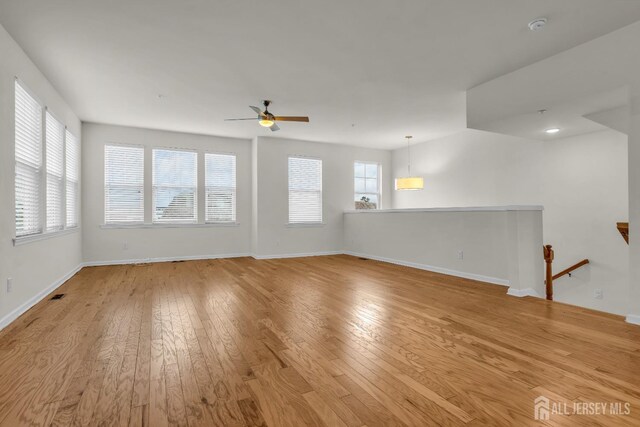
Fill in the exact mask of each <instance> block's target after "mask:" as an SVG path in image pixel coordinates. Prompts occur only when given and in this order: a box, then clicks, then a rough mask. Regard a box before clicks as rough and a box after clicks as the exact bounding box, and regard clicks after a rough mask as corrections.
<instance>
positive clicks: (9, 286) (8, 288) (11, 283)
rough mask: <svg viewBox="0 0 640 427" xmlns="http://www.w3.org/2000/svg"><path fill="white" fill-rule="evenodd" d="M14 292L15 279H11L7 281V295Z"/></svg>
mask: <svg viewBox="0 0 640 427" xmlns="http://www.w3.org/2000/svg"><path fill="white" fill-rule="evenodd" d="M12 290H13V279H12V278H11V277H9V278H8V279H7V293H10V292H11V291H12Z"/></svg>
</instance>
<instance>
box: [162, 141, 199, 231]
mask: <svg viewBox="0 0 640 427" xmlns="http://www.w3.org/2000/svg"><path fill="white" fill-rule="evenodd" d="M197 160H198V155H197V153H195V152H192V151H177V150H162V149H155V150H153V221H154V222H159V223H163V222H164V223H167V222H168V223H172V222H174V223H175V222H196V221H197V219H198V203H197V197H198V162H197Z"/></svg>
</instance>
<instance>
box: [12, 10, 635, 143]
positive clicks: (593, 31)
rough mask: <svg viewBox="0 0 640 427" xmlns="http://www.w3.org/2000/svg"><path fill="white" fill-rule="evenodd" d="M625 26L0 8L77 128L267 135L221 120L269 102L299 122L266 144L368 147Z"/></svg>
mask: <svg viewBox="0 0 640 427" xmlns="http://www.w3.org/2000/svg"><path fill="white" fill-rule="evenodd" d="M539 16H546V17H548V18H549V24H548V25H547V26H546V27H545V29H544V31H539V32H532V31H529V29H528V28H527V23H528V22H529V21H531V20H532V19H534V18H537V17H539ZM638 19H640V1H638V2H636V1H616V0H562V1H558V0H536V1H531V0H473V1H465V2H458V1H451V0H403V1H402V2H384V1H378V2H372V1H370V0H351V1H343V0H326V1H323V2H292V1H290V0H289V1H287V0H272V1H270V2H269V5H268V7H265V6H264V3H263V2H260V1H258V0H237V1H228V0H220V1H203V0H190V1H175V0H135V1H131V0H110V1H97V0H85V1H76V0H56V1H45V0H20V1H17V0H0V24H2V25H3V26H4V27H5V28H6V29H7V31H8V32H9V33H10V34H11V36H12V37H13V38H14V39H15V40H16V41H17V42H18V44H20V46H21V47H22V48H23V49H24V50H25V51H26V52H27V54H28V55H29V57H30V58H31V59H32V60H33V61H34V62H35V63H36V65H37V66H38V68H39V69H40V70H41V71H42V72H43V73H44V74H45V75H46V76H47V78H48V79H49V80H50V81H51V82H52V83H53V85H54V86H55V87H56V88H57V89H58V90H59V91H60V93H61V94H62V96H63V97H64V98H65V99H66V100H67V101H68V102H69V104H70V106H71V107H72V109H73V110H74V111H75V112H76V113H77V114H78V115H79V117H80V118H81V119H82V120H83V121H88V122H97V123H111V124H120V125H128V126H135V127H145V128H153V129H165V130H174V131H182V132H190V133H199V134H213V135H220V136H230V137H238V138H246V139H250V138H253V137H255V136H257V135H260V136H263V135H268V134H269V133H270V131H269V130H268V129H263V128H261V127H259V126H258V125H256V124H255V123H249V122H224V121H223V119H225V118H228V117H243V116H244V115H245V114H251V110H249V108H248V107H247V106H248V105H257V104H258V103H259V102H260V100H261V99H265V98H268V99H273V100H274V104H273V106H272V111H273V112H275V113H278V114H281V115H289V114H302V115H308V116H310V118H311V122H310V123H309V124H300V123H287V124H286V126H285V125H284V124H283V126H281V128H282V130H281V131H279V132H278V136H279V137H283V138H292V139H301V140H311V141H321V142H339V143H348V144H355V145H361V146H367V147H371V148H396V147H400V146H402V145H403V140H402V137H403V136H404V135H406V134H407V133H411V134H413V135H414V136H415V141H416V142H422V141H425V140H429V139H433V138H438V137H442V136H446V135H449V134H452V133H455V132H458V131H461V130H463V129H464V128H465V126H466V104H465V91H466V90H467V89H468V88H470V87H473V86H475V85H477V84H479V83H480V82H484V81H488V80H491V79H493V78H495V77H497V76H500V75H503V74H505V73H507V72H509V71H512V70H517V69H520V68H522V67H524V66H526V65H528V64H532V63H534V62H536V61H539V60H541V59H544V58H547V57H549V56H551V55H554V54H557V53H558V52H562V51H565V50H567V49H570V48H572V47H575V46H578V45H580V44H581V43H584V42H586V41H588V40H593V39H594V38H596V37H599V36H602V35H604V34H607V33H609V32H611V31H614V30H616V29H619V28H622V27H624V26H625V25H628V24H630V23H633V22H635V21H637V20H638ZM159 94H162V95H163V96H162V97H158V95H159Z"/></svg>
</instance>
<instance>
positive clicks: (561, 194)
mask: <svg viewBox="0 0 640 427" xmlns="http://www.w3.org/2000/svg"><path fill="white" fill-rule="evenodd" d="M544 171H545V172H544V174H543V175H542V178H543V182H544V195H543V196H544V197H543V204H544V206H545V212H544V236H545V242H546V243H547V244H551V245H553V247H554V250H555V260H554V269H555V270H556V271H560V270H563V269H565V268H567V267H569V266H571V265H573V264H575V263H576V262H578V261H580V260H582V259H584V258H588V259H589V260H590V262H591V264H590V265H588V266H586V267H583V268H580V269H579V270H576V271H575V272H574V273H573V274H572V277H568V276H565V277H564V278H561V279H558V280H556V281H555V282H554V299H555V300H556V301H562V302H567V303H571V304H575V305H580V306H583V307H589V308H594V309H597V310H604V311H609V312H612V313H617V314H627V305H628V295H629V246H628V245H627V244H626V243H625V241H624V240H623V239H622V237H621V236H620V233H619V232H618V230H617V228H616V222H626V221H627V220H628V214H629V208H628V206H629V203H628V173H627V136H626V135H623V134H621V133H618V132H615V131H606V132H597V133H591V134H587V135H581V136H576V137H572V138H563V139H558V140H557V141H551V142H546V143H545V144H544ZM595 289H602V290H603V292H604V295H603V296H604V297H603V299H596V298H594V290H595Z"/></svg>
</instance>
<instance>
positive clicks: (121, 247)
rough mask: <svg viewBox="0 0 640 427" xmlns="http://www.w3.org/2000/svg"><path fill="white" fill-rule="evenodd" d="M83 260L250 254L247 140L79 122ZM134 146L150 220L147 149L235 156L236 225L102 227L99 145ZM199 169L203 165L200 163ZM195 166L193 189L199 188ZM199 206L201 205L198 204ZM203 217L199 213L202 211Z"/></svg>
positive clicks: (201, 177)
mask: <svg viewBox="0 0 640 427" xmlns="http://www.w3.org/2000/svg"><path fill="white" fill-rule="evenodd" d="M83 135H84V145H85V150H84V152H83V157H82V160H83V165H84V171H83V177H82V179H83V183H84V185H83V193H82V196H83V204H84V207H85V209H84V214H83V222H84V224H85V233H84V240H83V242H84V244H83V249H84V260H85V262H88V263H103V262H104V263H107V262H115V261H121V260H149V259H150V260H153V259H158V260H161V259H167V258H170V259H171V258H185V259H186V258H199V257H202V258H206V257H216V256H229V255H239V254H243V255H246V254H249V253H250V251H251V141H249V140H242V139H234V138H221V137H215V136H203V135H193V134H185V133H176V132H165V131H156V130H148V129H138V128H129V127H122V126H109V125H100V124H91V123H89V124H83ZM110 143H111V144H133V145H142V146H144V148H145V206H146V207H147V212H146V213H145V215H146V218H147V221H148V222H150V219H151V216H150V210H151V203H150V200H151V197H152V196H151V185H152V181H151V180H152V174H151V168H152V162H151V156H152V149H153V148H178V149H186V150H196V151H197V152H198V153H199V154H200V157H202V154H201V153H204V152H217V153H233V154H235V155H236V174H237V176H236V186H237V202H236V203H237V206H236V212H237V218H236V221H237V224H236V225H230V226H226V225H225V226H220V225H202V226H200V227H192V226H188V225H186V226H176V227H173V228H171V227H164V226H153V225H149V226H148V227H146V228H145V227H134V228H108V227H104V226H103V225H104V146H105V144H110ZM199 166H202V162H201V164H200V165H199ZM201 169H202V167H199V173H198V188H200V189H201V188H203V186H204V174H203V172H204V171H202V170H201ZM199 204H201V203H199ZM201 213H202V212H201ZM201 218H202V215H201Z"/></svg>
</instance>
